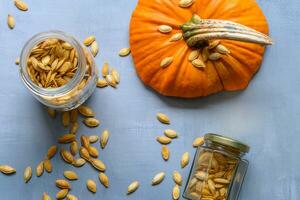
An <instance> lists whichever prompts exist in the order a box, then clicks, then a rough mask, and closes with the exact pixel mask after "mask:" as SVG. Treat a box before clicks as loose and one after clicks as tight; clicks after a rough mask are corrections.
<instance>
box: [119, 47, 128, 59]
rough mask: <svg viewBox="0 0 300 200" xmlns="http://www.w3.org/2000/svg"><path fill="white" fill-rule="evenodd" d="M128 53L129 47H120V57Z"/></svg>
mask: <svg viewBox="0 0 300 200" xmlns="http://www.w3.org/2000/svg"><path fill="white" fill-rule="evenodd" d="M129 54H130V48H122V49H121V50H120V51H119V56H121V57H125V56H128V55H129Z"/></svg>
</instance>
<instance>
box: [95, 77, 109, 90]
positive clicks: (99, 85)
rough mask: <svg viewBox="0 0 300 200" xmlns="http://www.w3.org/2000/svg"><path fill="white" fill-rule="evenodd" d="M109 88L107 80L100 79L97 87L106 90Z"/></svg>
mask: <svg viewBox="0 0 300 200" xmlns="http://www.w3.org/2000/svg"><path fill="white" fill-rule="evenodd" d="M106 86H108V83H107V81H106V80H105V79H102V78H98V81H97V87H99V88H104V87H106Z"/></svg>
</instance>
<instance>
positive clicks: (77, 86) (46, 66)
mask: <svg viewBox="0 0 300 200" xmlns="http://www.w3.org/2000/svg"><path fill="white" fill-rule="evenodd" d="M20 74H21V78H22V80H23V82H24V84H25V86H26V87H27V88H28V89H29V91H30V92H31V93H32V94H33V96H34V97H35V98H36V99H38V100H39V101H40V102H41V103H43V104H44V105H46V106H48V107H50V108H53V109H57V110H62V111H67V110H72V109H74V108H76V107H78V106H80V105H81V104H82V103H83V102H84V101H86V100H87V99H88V98H89V97H90V96H91V95H92V93H93V92H94V90H95V88H96V84H97V79H98V76H97V72H96V68H95V62H94V59H93V56H92V54H91V53H90V52H89V51H88V50H87V49H86V48H84V47H83V46H82V45H81V44H80V42H78V41H77V40H76V39H75V38H73V37H72V36H70V35H68V34H66V33H64V32H61V31H49V32H43V33H39V34H37V35H35V36H33V37H32V38H31V39H30V40H29V41H28V42H27V43H26V44H25V46H24V48H23V50H22V53H21V57H20Z"/></svg>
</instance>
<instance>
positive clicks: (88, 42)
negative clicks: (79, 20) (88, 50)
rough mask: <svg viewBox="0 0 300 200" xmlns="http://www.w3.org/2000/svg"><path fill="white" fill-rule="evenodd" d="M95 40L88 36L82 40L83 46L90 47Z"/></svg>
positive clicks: (93, 37) (92, 36)
mask: <svg viewBox="0 0 300 200" xmlns="http://www.w3.org/2000/svg"><path fill="white" fill-rule="evenodd" d="M95 40H96V37H95V36H94V35H90V36H88V37H86V38H85V39H84V40H83V44H84V45H85V46H90V45H91V44H92V43H93V42H94V41H95Z"/></svg>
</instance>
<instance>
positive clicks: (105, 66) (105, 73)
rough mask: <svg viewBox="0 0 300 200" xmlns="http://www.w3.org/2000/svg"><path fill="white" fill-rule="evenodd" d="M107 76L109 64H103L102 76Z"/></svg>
mask: <svg viewBox="0 0 300 200" xmlns="http://www.w3.org/2000/svg"><path fill="white" fill-rule="evenodd" d="M108 74H109V64H108V63H107V62H105V63H104V65H103V67H102V76H103V77H104V78H105V77H106V76H107V75H108Z"/></svg>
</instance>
